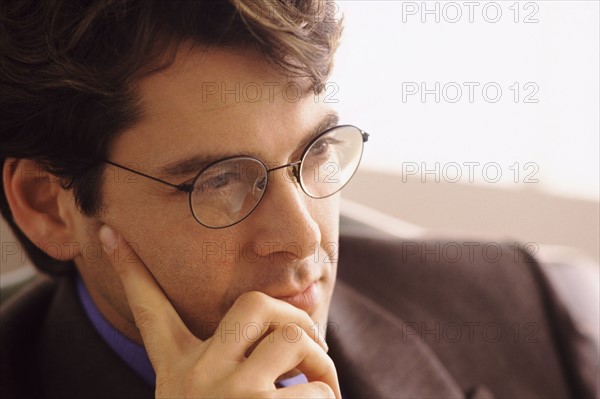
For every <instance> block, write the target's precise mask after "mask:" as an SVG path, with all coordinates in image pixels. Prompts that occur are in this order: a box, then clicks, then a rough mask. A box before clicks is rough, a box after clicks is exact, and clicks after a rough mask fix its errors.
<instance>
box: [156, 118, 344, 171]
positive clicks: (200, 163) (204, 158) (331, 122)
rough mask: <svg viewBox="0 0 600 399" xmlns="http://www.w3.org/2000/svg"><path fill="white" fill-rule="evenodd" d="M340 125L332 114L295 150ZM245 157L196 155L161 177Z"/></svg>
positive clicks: (165, 168) (176, 163)
mask: <svg viewBox="0 0 600 399" xmlns="http://www.w3.org/2000/svg"><path fill="white" fill-rule="evenodd" d="M338 123H339V116H338V114H337V113H335V112H330V113H328V114H327V115H325V116H324V117H323V118H322V119H321V120H320V121H319V124H318V125H317V127H316V128H315V129H313V130H312V132H311V133H310V134H309V135H308V136H307V137H306V138H305V139H304V140H303V141H302V142H301V143H300V144H299V145H298V147H297V148H296V149H295V150H294V152H297V151H299V150H303V149H304V148H305V147H306V146H307V145H308V143H310V141H311V140H313V139H314V138H315V137H316V136H318V135H319V134H320V133H322V132H323V131H325V130H327V129H329V128H331V127H333V126H336V125H337V124H338ZM238 155H239V156H243V155H249V154H247V153H246V154H241V153H240V154H212V155H194V156H191V157H188V158H184V159H181V160H178V161H174V162H171V163H168V164H167V165H164V166H162V167H161V168H160V172H159V173H160V175H161V177H162V176H164V177H172V178H177V177H183V176H191V175H193V174H194V173H197V172H199V171H200V169H202V168H204V167H205V166H207V165H209V164H211V163H213V162H216V161H219V160H221V159H225V158H231V157H235V156H238Z"/></svg>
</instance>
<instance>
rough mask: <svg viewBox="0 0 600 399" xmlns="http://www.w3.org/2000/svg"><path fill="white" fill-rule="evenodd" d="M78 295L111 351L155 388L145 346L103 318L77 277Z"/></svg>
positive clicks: (295, 380) (301, 378)
mask: <svg viewBox="0 0 600 399" xmlns="http://www.w3.org/2000/svg"><path fill="white" fill-rule="evenodd" d="M77 293H78V294H79V300H80V301H81V305H82V306H83V310H84V311H85V313H86V315H87V316H88V318H89V319H90V321H91V322H92V325H94V327H95V328H96V331H98V334H100V336H101V337H102V339H103V340H104V341H105V342H106V343H107V344H108V346H110V347H111V349H112V350H113V351H114V352H115V353H116V354H117V356H119V357H120V358H121V360H123V361H124V362H125V363H126V364H127V365H128V366H129V367H130V368H131V369H132V370H133V371H134V372H135V373H136V374H137V375H139V376H140V377H142V379H143V380H144V381H146V382H147V383H148V385H150V386H152V387H154V386H155V384H156V374H155V373H154V368H153V367H152V363H150V359H149V358H148V354H147V353H146V350H145V349H144V347H143V346H141V345H139V344H138V343H136V342H134V341H132V340H130V339H129V338H127V337H126V336H124V335H123V334H121V333H120V332H119V330H117V329H116V328H115V327H113V326H112V325H111V324H110V323H109V322H108V321H107V320H106V319H105V318H104V316H102V314H101V313H100V311H99V310H98V308H97V307H96V304H95V303H94V301H93V300H92V297H91V296H90V293H89V292H88V290H87V288H86V287H85V284H83V280H81V277H79V276H77ZM306 382H308V380H307V379H306V376H305V375H304V374H299V375H297V376H295V377H292V378H288V379H286V380H283V381H280V382H279V383H278V384H277V385H278V386H280V387H290V386H292V385H297V384H303V383H306Z"/></svg>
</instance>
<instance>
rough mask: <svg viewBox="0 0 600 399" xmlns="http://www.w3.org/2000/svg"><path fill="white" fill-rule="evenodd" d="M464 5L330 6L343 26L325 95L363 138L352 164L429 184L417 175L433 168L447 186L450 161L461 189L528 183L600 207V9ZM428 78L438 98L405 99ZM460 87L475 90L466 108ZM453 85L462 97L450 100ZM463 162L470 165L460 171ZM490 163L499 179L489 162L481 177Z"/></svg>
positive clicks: (577, 4) (574, 4)
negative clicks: (366, 138) (358, 161)
mask: <svg viewBox="0 0 600 399" xmlns="http://www.w3.org/2000/svg"><path fill="white" fill-rule="evenodd" d="M448 3H451V4H448ZM467 3H468V2H463V1H458V2H436V1H427V2H426V3H423V2H421V1H418V2H407V1H341V2H340V3H339V6H340V10H339V11H338V12H337V13H336V15H337V16H338V17H339V16H341V15H342V13H343V14H344V16H345V26H346V28H345V32H344V38H343V43H342V47H341V48H340V50H339V52H338V56H337V58H336V60H337V61H336V69H335V72H334V74H333V75H332V77H331V79H330V82H331V83H332V84H333V86H332V85H331V84H330V85H329V86H328V93H329V95H330V100H332V101H336V102H337V108H338V110H339V112H340V114H341V116H342V119H343V121H344V122H347V123H353V124H355V125H357V126H359V127H361V128H362V129H364V130H366V131H367V132H369V133H371V134H372V136H371V138H372V139H371V140H370V142H369V143H368V145H367V147H366V153H365V156H364V158H363V164H362V166H361V167H362V168H366V169H377V170H386V171H390V170H393V171H395V173H399V174H402V172H403V168H404V172H412V173H413V174H414V175H415V176H416V177H419V178H421V179H425V180H427V181H430V180H434V179H435V178H436V176H435V174H429V175H423V172H424V169H430V170H432V169H435V167H436V165H435V164H436V163H439V173H438V178H441V179H442V180H443V179H445V178H448V179H454V180H456V177H457V174H456V171H457V170H456V167H455V166H456V164H458V165H459V166H461V169H462V170H461V172H462V177H460V180H459V181H460V183H465V184H483V185H488V186H493V187H500V188H517V187H521V188H522V187H523V184H525V183H524V181H526V177H527V176H529V181H533V182H535V184H530V185H528V187H534V188H535V189H541V190H544V191H547V192H552V193H554V194H557V195H560V196H566V197H576V198H586V199H592V200H598V198H599V180H600V178H599V170H600V167H599V161H598V160H599V148H600V144H599V129H600V128H599V108H600V105H599V47H600V45H599V35H600V33H599V2H597V1H535V2H526V1H521V2H518V3H517V2H515V1H498V2H486V1H479V2H471V4H472V5H471V8H469V6H468V5H467ZM515 3H516V4H515ZM425 8H426V9H428V10H430V11H432V12H433V13H430V14H423V10H424V9H425ZM436 9H437V10H438V11H437V13H438V15H439V22H436V15H435V12H436V11H435V10H436ZM517 9H518V15H517V14H516V10H517ZM498 10H500V11H501V15H498V14H497V11H498ZM457 11H460V13H461V16H460V18H459V16H458V14H457ZM423 19H424V21H423ZM470 19H472V22H470ZM515 19H517V21H518V22H515ZM526 19H527V20H528V21H529V22H530V23H526V22H525V20H526ZM456 20H457V22H452V21H456ZM494 20H497V22H495V23H494V22H492V21H494ZM536 21H537V22H536ZM436 82H439V83H440V93H439V94H440V102H439V103H437V102H436V101H435V95H434V94H429V95H427V96H426V97H425V99H424V101H423V99H422V98H421V92H419V93H417V94H415V95H407V92H406V89H407V85H409V86H411V88H414V87H415V86H414V85H416V87H419V86H420V85H421V83H425V85H426V88H427V89H434V88H435V83H436ZM452 82H454V83H452ZM465 82H475V83H478V84H479V86H478V87H475V89H474V92H473V94H474V97H473V99H472V100H473V102H471V101H470V99H469V88H468V86H466V85H465ZM515 82H517V83H518V85H519V91H520V92H519V94H520V96H519V99H518V101H517V102H515V98H514V96H515V89H516V88H515V86H513V84H514V83H515ZM448 83H451V85H450V86H447V90H448V91H447V92H446V93H445V94H446V95H444V91H443V87H444V85H446V84H448ZM488 83H492V84H493V86H495V87H500V88H501V90H502V94H501V96H500V97H499V99H498V101H497V102H492V101H491V100H494V97H497V96H496V92H495V89H494V88H493V87H491V88H489V89H488V92H487V94H488V96H487V100H486V97H485V96H484V93H483V90H482V88H483V86H484V85H485V84H488ZM527 83H531V84H530V85H529V86H528V87H527V88H525V84H527ZM454 84H457V85H459V86H461V87H462V97H461V98H460V99H459V100H458V101H457V102H455V103H452V102H450V100H453V99H455V98H456V95H457V92H456V90H455V89H454V88H452V87H451V86H452V85H454ZM403 86H404V89H405V90H404V92H403ZM511 86H512V87H513V89H512V90H511V89H510V87H511ZM535 88H537V89H538V91H537V92H536V93H535V94H533V91H534V89H535ZM419 89H420V88H419ZM336 90H337V91H336ZM334 91H335V93H334ZM527 94H533V95H532V96H531V97H530V100H534V101H535V100H537V102H533V103H526V102H525V95H527ZM403 95H404V98H403ZM465 162H478V163H479V166H473V167H472V168H473V169H471V172H473V173H472V174H471V175H469V169H468V167H467V166H465ZM492 162H495V163H496V164H495V165H498V166H499V167H500V171H501V173H502V178H501V179H499V181H498V182H496V183H491V181H494V180H496V176H495V175H496V172H497V170H498V167H497V166H494V167H493V168H491V169H488V170H487V175H486V174H485V173H483V172H484V171H483V167H484V166H485V165H487V164H489V163H492ZM515 162H518V163H519V164H518V167H516V166H515ZM451 163H456V164H451ZM527 163H529V164H528V165H527V167H525V164H527ZM415 165H416V166H417V167H418V169H417V170H416V171H415V169H414V168H415ZM450 165H454V166H452V167H450ZM444 167H447V168H446V170H445V171H446V173H445V174H444ZM517 170H519V175H517V174H516V171H517ZM405 174H407V173H405ZM515 180H516V181H517V183H518V184H516V183H515ZM536 181H537V182H536Z"/></svg>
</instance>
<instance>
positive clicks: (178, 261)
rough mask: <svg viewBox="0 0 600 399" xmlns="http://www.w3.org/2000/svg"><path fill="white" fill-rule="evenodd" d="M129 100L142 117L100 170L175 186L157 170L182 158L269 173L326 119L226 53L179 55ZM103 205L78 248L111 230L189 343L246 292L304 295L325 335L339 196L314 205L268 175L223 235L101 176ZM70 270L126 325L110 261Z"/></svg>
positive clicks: (313, 102) (150, 188)
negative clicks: (261, 191)
mask: <svg viewBox="0 0 600 399" xmlns="http://www.w3.org/2000/svg"><path fill="white" fill-rule="evenodd" d="M139 95H140V99H141V105H142V110H143V116H142V118H141V120H140V122H139V123H137V124H136V125H135V126H134V127H133V128H131V129H129V130H127V131H126V132H124V133H123V134H122V135H120V136H119V137H118V138H117V139H116V140H115V141H114V142H113V143H111V148H110V160H111V161H113V162H116V163H118V164H121V165H125V166H128V167H130V168H133V169H135V170H137V171H140V172H143V173H146V174H148V175H151V176H156V177H159V178H162V179H164V180H166V181H169V182H172V183H175V184H179V183H183V182H188V181H190V180H191V179H192V178H193V177H194V176H195V174H196V173H197V172H198V168H192V169H191V170H181V171H180V172H181V173H180V174H165V173H164V170H163V169H164V168H165V167H166V166H167V165H173V164H176V163H178V162H179V161H182V160H186V159H190V158H196V157H197V158H198V159H204V158H210V159H213V158H214V157H218V158H225V157H230V156H235V155H250V156H253V157H256V158H258V159H261V160H262V161H263V162H264V163H265V164H266V165H267V166H268V167H269V168H272V167H275V166H278V165H284V164H288V163H290V162H294V161H298V160H300V157H301V155H302V151H303V150H304V148H305V147H306V145H307V144H308V142H309V141H310V139H311V138H312V137H313V136H314V134H315V133H318V131H319V129H321V130H322V129H323V128H325V127H327V126H323V124H322V123H323V121H327V120H328V119H329V120H331V117H330V116H331V114H332V111H331V110H330V109H329V108H328V107H327V106H326V105H325V104H324V103H323V100H322V97H323V96H316V95H314V94H313V93H312V91H310V90H308V89H307V84H306V82H304V81H302V80H296V81H294V82H292V83H290V81H289V79H286V78H285V77H283V76H281V75H280V74H279V73H277V72H276V71H275V70H274V69H273V68H271V67H269V65H268V64H267V63H266V62H265V61H264V58H263V57H261V56H260V55H258V54H255V53H253V52H243V51H233V50H230V51H225V50H215V49H212V50H209V51H199V50H192V51H188V50H187V49H185V50H181V51H179V53H178V56H177V59H176V62H175V63H174V64H173V65H172V66H171V67H169V68H168V69H166V70H164V71H163V72H161V73H159V74H154V75H152V76H150V77H148V78H145V79H144V80H142V81H141V82H139ZM299 95H302V96H303V97H302V98H298V96H299ZM319 97H320V98H319ZM198 165H200V164H198ZM188 166H189V165H188ZM180 169H181V168H180ZM183 169H190V168H183ZM103 196H104V197H103V204H104V209H103V212H102V213H101V215H100V216H99V217H97V218H94V219H86V220H85V222H84V223H85V229H81V230H80V231H79V232H78V234H79V237H81V238H82V239H84V240H94V241H97V233H98V228H99V227H100V226H101V225H102V224H108V225H110V226H111V227H113V228H114V229H115V230H117V231H118V232H119V233H120V234H121V235H122V236H123V237H124V238H125V239H126V240H127V241H128V242H129V243H130V244H131V245H132V246H133V247H134V249H135V250H136V252H137V254H138V256H139V257H140V258H141V260H142V261H143V262H144V263H145V264H146V266H147V268H148V269H149V270H150V272H151V273H152V274H153V276H154V278H155V279H156V281H157V282H158V284H159V285H160V287H161V288H162V289H163V291H164V292H165V294H166V295H167V297H168V298H169V300H170V301H171V302H172V304H173V305H174V306H175V308H176V309H177V311H178V312H179V315H180V316H181V317H182V319H183V320H184V322H185V323H186V324H187V326H188V328H190V330H191V331H192V332H193V333H195V334H196V335H197V336H198V337H199V338H202V339H206V338H207V337H208V336H210V334H212V333H213V332H214V330H215V329H216V327H217V325H218V323H219V321H220V320H221V319H222V317H223V316H224V314H225V313H226V312H227V310H228V309H229V308H230V307H231V305H232V304H233V302H234V301H235V300H236V299H237V298H238V297H239V296H240V295H241V294H242V293H244V292H247V291H261V292H264V293H266V294H268V295H270V296H273V297H279V298H281V297H289V296H292V295H296V294H299V293H301V292H302V291H304V290H306V289H307V287H310V285H311V284H313V283H314V284H315V285H314V286H313V287H310V288H309V289H308V292H310V293H312V295H304V296H301V297H300V298H296V302H294V304H296V305H297V306H300V307H302V308H304V309H305V310H306V311H307V312H308V313H309V315H310V316H311V317H312V319H313V320H314V321H315V322H317V323H318V324H319V326H321V327H322V326H324V325H325V323H326V320H327V312H328V308H329V303H330V299H331V294H332V291H333V286H334V281H335V275H336V266H337V250H338V245H337V242H338V216H339V194H337V195H334V196H332V197H329V198H325V199H312V198H310V197H308V196H307V195H306V194H305V193H304V192H303V191H302V189H301V188H300V186H299V185H298V184H297V183H295V181H292V179H290V177H289V174H288V170H287V169H281V170H278V171H274V172H272V173H271V174H270V175H269V187H268V189H267V191H266V194H265V195H264V197H263V199H262V201H261V203H260V204H259V206H258V207H257V208H256V209H255V210H254V212H253V213H252V214H250V216H248V217H247V218H246V219H245V220H243V221H242V222H240V223H238V224H236V225H234V226H231V227H228V228H223V229H209V228H207V227H204V226H202V225H201V224H199V223H198V222H197V221H196V220H195V219H194V217H193V215H192V213H191V211H190V207H189V203H188V194H187V193H184V192H181V191H178V190H176V189H174V188H171V187H169V186H167V185H163V184H161V183H158V182H155V181H153V180H150V179H147V178H144V177H141V176H138V175H135V174H132V173H130V172H127V171H124V170H121V169H117V168H113V167H111V166H109V167H108V168H107V171H106V172H105V179H104V183H103ZM84 255H85V254H84ZM76 263H77V265H78V268H79V270H80V272H81V274H82V276H83V278H84V281H85V282H86V285H87V286H88V289H89V290H90V292H91V294H92V296H93V297H94V299H95V301H96V303H97V304H98V306H99V307H100V309H101V310H102V311H103V313H104V314H105V315H106V316H107V317H108V318H109V319H112V320H111V321H112V322H113V323H115V324H120V323H130V322H132V320H133V318H132V316H131V313H130V311H129V308H128V306H127V303H126V299H125V296H124V294H123V291H122V289H121V285H120V283H119V280H118V278H117V276H116V275H115V274H114V272H113V269H112V268H111V267H110V266H109V265H108V261H107V260H106V259H102V260H101V261H100V262H92V261H90V259H88V258H86V257H85V256H78V257H77V258H76ZM315 287H316V289H314V288H315ZM242 329H243V326H242ZM128 335H132V334H128ZM134 335H135V334H134ZM133 338H135V339H138V337H135V336H134V337H133Z"/></svg>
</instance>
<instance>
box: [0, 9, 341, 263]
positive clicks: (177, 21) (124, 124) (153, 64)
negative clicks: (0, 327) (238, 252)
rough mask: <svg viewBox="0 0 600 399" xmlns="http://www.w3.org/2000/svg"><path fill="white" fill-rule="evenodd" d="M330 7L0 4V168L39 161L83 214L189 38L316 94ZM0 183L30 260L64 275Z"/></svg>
mask: <svg viewBox="0 0 600 399" xmlns="http://www.w3.org/2000/svg"><path fill="white" fill-rule="evenodd" d="M334 11H335V4H333V3H332V2H330V1H323V0H281V1H268V0H267V1H258V0H231V1H225V0H217V1H215V0H210V1H202V0H169V1H165V0H56V1H39V0H12V1H0V115H1V118H2V124H1V126H0V167H3V166H4V163H5V160H6V159H7V158H11V157H14V158H26V159H32V160H35V161H37V162H38V163H39V165H41V167H42V168H44V170H46V171H47V172H49V173H51V174H53V175H54V176H56V177H57V179H58V180H59V181H60V182H61V184H62V185H63V187H64V188H66V189H72V190H73V193H74V198H75V201H76V204H77V206H78V208H79V209H80V210H81V212H82V213H83V214H85V215H88V216H93V215H94V214H97V213H98V212H99V211H100V209H99V208H100V206H101V203H102V195H101V194H102V193H101V190H100V187H101V178H102V172H103V168H104V164H103V163H102V162H101V160H102V159H105V158H106V157H107V155H108V154H107V148H108V144H109V143H110V141H111V140H112V139H114V138H115V136H116V135H118V134H119V133H120V132H123V131H124V130H126V129H128V128H130V127H131V126H132V125H133V124H134V123H136V121H137V120H138V118H139V117H140V115H141V113H140V110H139V105H138V100H139V99H138V97H137V96H136V90H135V82H136V81H137V80H138V79H140V78H141V77H144V76H148V75H149V74H152V73H155V72H157V71H160V70H162V69H164V68H167V67H168V66H169V65H170V64H171V63H172V62H173V60H174V57H175V53H176V52H177V49H178V47H179V46H180V45H181V44H182V43H184V42H190V43H193V44H197V45H210V46H222V47H234V48H235V47H250V48H253V49H255V50H256V51H258V52H260V53H261V54H263V55H264V56H265V58H266V59H267V60H269V61H270V62H271V63H272V64H273V65H274V66H276V67H277V68H280V69H281V71H282V72H283V73H285V74H286V75H288V76H290V77H307V78H309V79H310V81H311V82H312V89H313V90H314V91H315V92H319V91H321V90H322V86H323V83H324V81H325V79H326V78H327V77H328V76H329V74H330V71H331V67H332V57H333V54H334V53H335V50H336V48H337V46H338V42H339V38H340V34H341V22H340V21H338V20H336V19H335V18H334V17H335V15H334ZM0 187H1V188H0V211H1V212H2V215H3V216H4V218H5V219H6V221H7V222H8V224H9V225H10V226H11V228H12V229H13V231H14V233H15V235H16V236H17V238H18V239H19V240H20V241H21V243H22V245H23V247H24V249H25V250H26V252H27V254H28V255H29V256H30V258H31V259H32V261H33V262H34V264H35V265H36V266H37V267H38V268H39V269H41V270H42V271H45V272H48V273H56V272H57V271H59V272H60V271H63V270H65V269H66V268H67V269H68V268H69V265H67V263H69V262H61V261H57V260H55V259H52V258H51V257H49V256H48V255H46V254H45V253H44V252H43V251H42V250H41V249H39V248H38V247H37V246H36V245H35V244H34V243H33V242H31V241H30V240H29V239H28V238H27V237H26V236H25V234H24V233H23V232H22V231H21V230H20V228H19V227H18V226H17V225H16V224H15V222H14V219H13V217H12V213H11V210H10V208H9V206H8V203H7V199H6V195H5V192H4V187H3V185H1V184H0Z"/></svg>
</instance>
